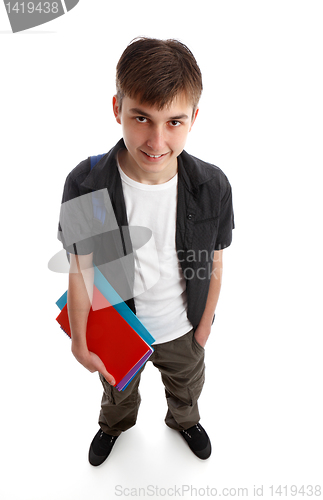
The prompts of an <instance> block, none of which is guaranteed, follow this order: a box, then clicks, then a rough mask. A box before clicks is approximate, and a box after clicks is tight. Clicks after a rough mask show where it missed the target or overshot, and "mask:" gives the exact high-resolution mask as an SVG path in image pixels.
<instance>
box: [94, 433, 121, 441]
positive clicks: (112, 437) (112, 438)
mask: <svg viewBox="0 0 323 500" xmlns="http://www.w3.org/2000/svg"><path fill="white" fill-rule="evenodd" d="M105 436H107V434H105V433H104V432H103V431H101V433H100V437H99V439H102V438H103V437H105ZM107 437H108V436H107ZM109 437H111V439H110V443H113V441H115V440H116V439H117V437H118V436H109Z"/></svg>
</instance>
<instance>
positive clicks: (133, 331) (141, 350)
mask: <svg viewBox="0 0 323 500" xmlns="http://www.w3.org/2000/svg"><path fill="white" fill-rule="evenodd" d="M56 304H57V306H58V307H59V308H60V310H61V312H60V314H59V315H58V316H57V318H56V320H57V321H58V323H59V324H60V326H61V328H62V329H63V330H64V332H65V333H67V335H68V336H69V337H71V329H70V324H69V319H68V311H67V292H65V293H64V294H63V295H62V296H61V297H60V298H59V299H58V301H57V302H56ZM86 341H87V346H88V349H89V351H91V352H94V353H95V354H97V355H98V356H99V358H100V359H101V360H102V361H103V363H104V365H105V367H106V369H107V371H108V372H109V373H111V375H113V377H114V379H115V381H116V383H115V387H116V388H117V389H118V390H119V391H123V390H124V389H125V388H126V387H127V385H128V384H129V383H130V382H131V380H132V379H133V377H134V376H135V375H136V373H137V372H138V371H139V370H140V369H141V368H142V366H143V365H144V364H145V363H146V361H147V360H148V358H149V357H150V356H151V354H152V353H153V351H154V350H153V348H152V347H151V345H152V343H153V342H154V341H155V339H154V338H153V337H152V335H150V333H149V332H148V330H147V329H146V328H145V327H144V325H143V324H142V323H141V321H140V320H139V319H138V318H137V316H136V315H135V314H134V313H133V312H132V310H131V309H130V308H129V307H128V306H127V304H125V302H123V300H122V299H121V297H120V296H119V295H118V294H117V293H116V291H115V290H114V288H112V286H111V285H110V283H109V282H108V281H107V280H106V278H105V277H104V276H103V274H102V273H101V272H100V271H99V269H98V268H97V267H96V266H94V286H93V300H92V307H91V309H90V312H89V315H88V322H87V330H86Z"/></svg>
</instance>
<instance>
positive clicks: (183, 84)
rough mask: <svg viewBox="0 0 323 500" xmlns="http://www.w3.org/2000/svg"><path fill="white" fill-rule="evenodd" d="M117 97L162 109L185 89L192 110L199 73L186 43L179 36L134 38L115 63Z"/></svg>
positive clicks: (199, 86) (199, 89) (197, 96)
mask: <svg viewBox="0 0 323 500" xmlns="http://www.w3.org/2000/svg"><path fill="white" fill-rule="evenodd" d="M116 87H117V99H118V103H119V107H120V109H121V105H122V99H123V97H129V98H130V99H134V98H136V99H139V100H140V102H141V103H148V104H150V105H151V106H157V108H158V109H162V108H164V107H165V106H167V105H169V104H170V103H171V102H172V101H173V100H174V98H175V97H176V96H177V95H178V94H180V93H184V94H185V95H186V98H187V100H188V102H190V103H191V104H192V105H193V112H195V110H196V108H197V105H198V102H199V100H200V96H201V93H202V88H203V86H202V75H201V71H200V68H199V67H198V65H197V62H196V60H195V58H194V56H193V54H192V52H191V51H190V50H189V48H188V47H186V45H184V44H183V43H181V42H179V41H178V40H158V39H156V38H136V39H134V40H133V41H132V42H130V44H129V45H128V47H127V48H126V49H125V51H124V52H123V54H122V56H121V57H120V59H119V62H118V64H117V76H116Z"/></svg>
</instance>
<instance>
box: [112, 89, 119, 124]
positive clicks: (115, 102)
mask: <svg viewBox="0 0 323 500" xmlns="http://www.w3.org/2000/svg"><path fill="white" fill-rule="evenodd" d="M112 106H113V114H114V116H115V119H116V120H117V123H119V124H120V125H121V116H120V110H119V104H118V98H117V96H116V95H114V96H113V98H112Z"/></svg>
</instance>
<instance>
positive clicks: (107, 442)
mask: <svg viewBox="0 0 323 500" xmlns="http://www.w3.org/2000/svg"><path fill="white" fill-rule="evenodd" d="M118 437H119V436H110V435H109V434H106V433H105V432H103V431H102V430H101V429H100V430H99V431H98V432H97V433H96V435H95V436H94V439H93V441H92V443H91V446H90V450H89V462H90V464H91V465H94V466H97V465H101V464H103V462H104V460H106V459H107V458H108V456H109V455H110V452H111V450H112V447H113V445H114V443H115V442H116V440H117V438H118Z"/></svg>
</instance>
